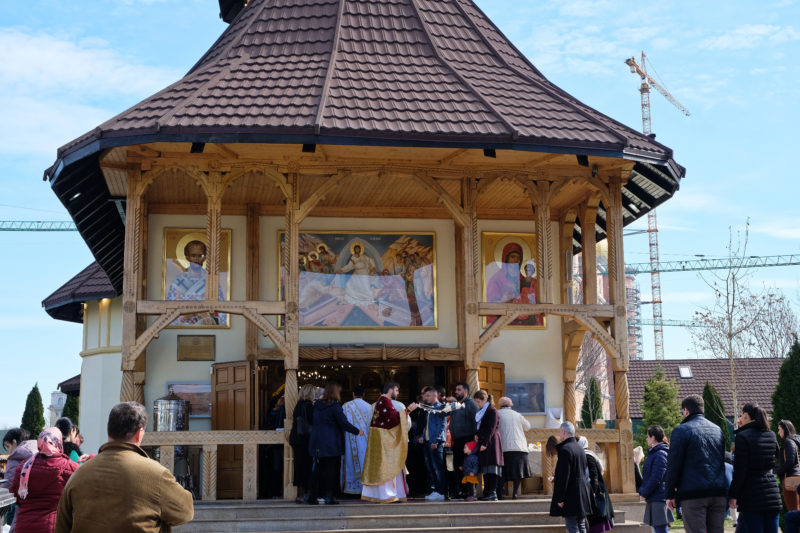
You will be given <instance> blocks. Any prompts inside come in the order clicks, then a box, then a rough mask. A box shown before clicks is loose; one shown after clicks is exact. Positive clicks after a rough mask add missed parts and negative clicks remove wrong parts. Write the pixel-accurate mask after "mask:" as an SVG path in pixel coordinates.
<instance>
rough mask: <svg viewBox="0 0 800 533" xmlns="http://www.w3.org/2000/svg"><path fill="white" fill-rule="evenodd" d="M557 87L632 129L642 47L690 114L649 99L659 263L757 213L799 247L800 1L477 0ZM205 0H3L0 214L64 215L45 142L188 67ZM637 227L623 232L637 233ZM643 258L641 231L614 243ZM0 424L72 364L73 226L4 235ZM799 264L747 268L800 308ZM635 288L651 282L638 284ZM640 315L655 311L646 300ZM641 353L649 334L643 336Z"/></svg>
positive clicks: (763, 248)
mask: <svg viewBox="0 0 800 533" xmlns="http://www.w3.org/2000/svg"><path fill="white" fill-rule="evenodd" d="M477 3H478V5H479V6H480V7H481V8H482V9H484V11H485V12H486V13H487V14H488V15H489V16H490V17H491V18H492V19H493V20H494V22H495V23H496V24H497V25H498V26H499V27H500V29H501V30H502V31H503V32H505V33H506V35H507V36H508V37H509V38H510V39H511V40H512V41H513V42H514V44H515V45H516V46H517V47H518V48H519V49H520V50H521V51H522V52H523V53H524V54H525V55H527V56H528V58H529V59H530V60H531V61H532V62H533V63H534V64H535V65H536V66H537V67H538V68H539V69H540V70H541V71H542V72H543V73H544V74H545V75H546V76H547V77H548V78H550V79H551V80H552V81H553V82H554V83H556V84H557V85H559V86H560V87H562V88H563V89H565V90H566V91H568V92H570V93H571V94H573V95H574V96H576V97H577V98H579V99H581V100H583V101H584V102H586V103H587V104H589V105H591V106H592V107H594V108H596V109H598V110H600V111H602V112H604V113H606V114H608V115H610V116H612V117H614V118H615V119H617V120H619V121H621V122H624V123H625V124H628V125H630V126H631V127H633V128H635V129H640V128H641V114H640V113H641V111H640V105H639V93H638V86H639V80H638V78H637V77H636V76H635V75H633V74H631V73H630V72H629V70H628V68H627V66H625V64H624V63H623V61H624V59H625V58H626V57H630V56H633V55H636V56H637V58H638V54H639V53H640V52H641V50H645V51H646V53H647V55H648V57H649V58H650V60H651V62H652V64H653V65H654V66H655V68H656V70H657V73H658V75H659V77H660V79H661V80H662V81H663V83H664V85H666V87H667V88H668V89H669V90H670V91H671V92H672V94H673V95H674V96H675V97H676V98H677V99H678V100H680V101H681V102H682V103H683V104H684V105H685V106H686V107H688V108H689V109H690V110H691V112H692V115H691V116H690V117H685V116H683V115H682V114H681V113H680V112H679V111H678V110H677V109H675V108H674V107H672V105H671V104H670V103H668V102H667V101H666V100H665V99H664V98H662V97H661V95H659V94H657V93H653V95H652V120H653V131H654V132H655V133H656V134H657V136H658V140H659V141H661V142H663V143H664V144H666V145H668V146H670V147H671V148H672V149H673V150H674V151H675V158H676V160H677V161H678V162H679V163H680V164H682V165H684V166H685V167H687V176H686V179H685V180H684V181H683V183H682V185H681V190H680V191H679V192H678V193H677V195H676V196H675V198H674V199H673V200H671V201H670V202H668V203H667V204H666V205H665V206H663V207H662V208H660V209H659V210H658V219H659V226H660V229H661V231H660V234H659V240H660V249H661V257H662V259H663V260H670V259H671V260H677V259H683V258H692V257H694V255H695V254H705V255H706V256H721V255H724V253H725V245H726V244H727V242H728V232H729V228H731V227H732V228H733V229H734V230H737V229H740V228H741V227H742V226H743V225H744V222H745V220H746V219H747V218H748V217H749V218H750V221H751V236H750V248H749V252H750V254H751V255H774V254H787V253H798V252H800V215H798V212H797V208H796V203H797V197H798V193H800V186H798V185H797V177H796V174H797V170H796V168H795V166H796V155H793V154H796V153H797V148H796V146H795V144H796V140H795V138H796V133H795V132H796V129H797V125H798V123H799V122H800V62H799V61H798V58H800V22H798V21H800V6H798V3H797V2H796V1H792V0H774V1H769V0H767V1H765V2H759V3H754V2H750V1H745V0H730V1H726V2H695V1H688V0H681V1H675V2H658V1H651V0H639V1H637V2H633V1H619V0H616V1H606V0H597V1H592V0H546V1H534V0H515V1H510V0H478V1H477ZM224 27H225V25H224V23H223V22H222V21H220V20H219V18H218V4H217V2H216V0H93V1H91V2H89V1H84V0H72V1H70V2H63V1H59V0H47V1H44V0H40V1H31V2H2V3H0V49H2V50H3V51H4V58H3V61H2V62H0V106H2V107H1V108H0V116H2V117H3V119H2V123H0V124H1V125H0V220H31V219H34V220H63V219H66V218H67V215H66V212H65V211H64V210H63V208H62V207H61V205H60V203H59V202H58V201H57V199H56V197H55V195H54V194H53V193H52V192H51V191H50V188H49V186H48V185H47V184H45V183H43V182H42V179H41V176H42V171H43V170H44V169H45V168H46V167H48V166H49V165H50V164H52V162H53V160H54V159H55V153H56V149H57V148H58V147H59V146H60V145H62V144H65V143H66V142H68V141H70V140H71V139H73V138H75V137H77V136H78V135H80V134H82V133H84V132H86V131H88V130H90V129H92V128H93V127H95V126H96V125H98V124H99V123H101V122H102V121H104V120H105V119H107V118H109V117H111V116H113V115H115V114H117V113H119V112H120V111H122V110H124V109H126V108H127V107H129V106H130V105H133V104H135V103H136V102H138V101H139V100H141V99H143V98H145V97H147V96H149V95H150V94H152V93H154V92H156V91H157V90H159V89H161V88H163V87H164V86H166V85H167V84H169V83H171V82H172V81H175V80H176V79H178V78H179V77H180V76H181V75H183V74H184V73H185V72H186V71H187V70H188V69H189V68H190V67H191V66H192V65H193V64H194V62H195V61H196V60H197V59H199V57H200V56H201V55H202V53H203V52H204V51H205V50H206V49H207V48H208V47H209V46H210V45H211V44H212V43H213V42H214V40H215V39H216V38H217V36H218V35H219V34H220V33H221V32H222V31H223V30H224ZM645 226H646V221H645V220H642V221H640V222H637V223H636V224H635V226H634V227H645ZM625 246H626V248H625V251H626V260H627V261H628V262H643V261H647V258H648V255H647V237H646V236H645V235H638V236H631V237H628V238H626V242H625ZM0 248H2V250H3V254H2V257H3V260H2V261H0V350H2V352H1V353H2V355H3V358H2V361H3V366H2V368H3V371H2V376H3V379H2V385H0V391H1V392H0V427H3V426H10V425H17V424H18V423H19V420H20V418H21V415H22V410H23V408H24V402H25V396H26V395H27V393H28V391H29V390H30V388H31V386H33V384H34V383H36V382H38V383H39V386H40V388H41V390H42V392H43V395H44V399H45V405H47V404H48V403H49V393H50V391H52V390H54V389H55V387H56V385H57V383H58V382H60V381H63V380H65V379H67V378H69V377H71V376H73V375H75V374H77V373H78V372H79V371H80V358H79V357H78V356H77V352H78V351H79V350H80V346H81V333H82V331H81V327H80V326H79V325H76V324H70V323H65V322H59V321H55V320H52V319H50V318H49V317H48V316H47V315H46V313H44V311H43V310H42V308H41V300H42V299H43V298H45V297H46V296H47V295H48V294H50V293H51V292H52V291H53V290H55V289H56V288H58V287H59V286H60V285H61V284H62V283H64V282H65V281H66V280H68V279H69V278H70V277H72V276H73V275H74V274H76V273H77V272H78V271H80V270H81V269H82V268H84V267H85V266H86V265H87V264H89V263H90V262H91V260H92V258H91V256H90V254H89V252H88V249H87V248H86V246H85V245H84V244H83V242H82V241H81V239H80V238H79V237H78V235H77V234H76V233H10V232H0ZM798 268H800V267H785V268H770V269H762V270H758V271H753V273H752V277H751V283H753V284H755V285H757V286H758V285H761V284H764V283H766V284H769V285H771V286H777V287H779V288H780V289H782V290H783V291H784V292H785V293H786V294H787V296H789V297H790V298H792V299H793V300H794V301H795V302H797V301H800V282H799V281H798V279H800V275H798V272H800V270H798ZM639 282H640V285H641V288H642V292H643V296H644V299H645V300H647V299H649V298H648V294H649V292H650V291H649V276H640V279H639ZM661 282H662V293H663V300H664V316H665V318H674V319H690V318H691V315H692V313H693V312H694V310H695V309H696V307H697V306H698V305H703V304H709V303H711V298H712V296H711V293H710V291H709V290H708V289H707V288H706V287H705V285H704V284H703V283H702V282H701V281H700V280H698V278H697V276H696V275H695V274H663V275H662V278H661ZM643 312H644V316H645V317H647V316H648V314H649V312H650V311H649V309H648V308H645V309H644V310H643ZM665 329H666V331H665V346H666V353H667V357H693V356H695V352H694V350H693V348H692V346H691V340H690V338H689V335H688V332H687V331H686V330H685V329H682V328H665ZM644 341H645V352H646V354H648V356H649V357H652V330H651V329H649V328H645V331H644Z"/></svg>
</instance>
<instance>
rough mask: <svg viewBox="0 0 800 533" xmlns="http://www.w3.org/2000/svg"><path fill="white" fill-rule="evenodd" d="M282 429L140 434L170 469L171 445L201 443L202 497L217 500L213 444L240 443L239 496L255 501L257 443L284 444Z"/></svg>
mask: <svg viewBox="0 0 800 533" xmlns="http://www.w3.org/2000/svg"><path fill="white" fill-rule="evenodd" d="M284 442H285V433H284V432H283V431H157V432H148V433H145V435H144V440H143V441H142V446H145V447H157V448H158V449H159V457H160V459H159V460H160V462H161V464H162V465H164V467H165V468H167V469H169V471H170V472H174V467H175V446H202V449H203V452H202V460H201V465H202V466H201V468H202V470H201V472H202V474H201V477H202V482H203V487H202V499H203V500H216V499H217V447H218V446H220V445H241V446H242V447H243V451H244V454H243V456H244V460H243V464H242V499H243V500H244V501H255V500H256V498H257V497H258V446H259V444H281V445H282V444H284Z"/></svg>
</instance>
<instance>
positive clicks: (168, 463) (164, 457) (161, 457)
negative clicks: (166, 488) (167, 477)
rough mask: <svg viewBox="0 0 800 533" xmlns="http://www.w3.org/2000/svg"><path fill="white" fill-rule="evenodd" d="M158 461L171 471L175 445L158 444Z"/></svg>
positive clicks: (173, 464)
mask: <svg viewBox="0 0 800 533" xmlns="http://www.w3.org/2000/svg"><path fill="white" fill-rule="evenodd" d="M158 462H159V463H161V466H163V467H164V468H166V469H167V470H169V471H170V473H172V472H173V471H174V470H175V446H172V445H167V446H159V447H158Z"/></svg>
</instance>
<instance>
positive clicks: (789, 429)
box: [777, 420, 800, 511]
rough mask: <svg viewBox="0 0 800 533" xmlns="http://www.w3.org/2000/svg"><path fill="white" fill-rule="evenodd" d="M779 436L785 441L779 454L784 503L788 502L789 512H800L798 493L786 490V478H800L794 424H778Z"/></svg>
mask: <svg viewBox="0 0 800 533" xmlns="http://www.w3.org/2000/svg"><path fill="white" fill-rule="evenodd" d="M778 435H780V437H781V439H783V445H782V446H781V449H780V453H779V454H778V472H777V474H778V478H779V479H780V480H781V485H782V486H783V501H784V502H786V509H787V510H789V511H800V499H799V498H798V496H797V491H795V490H786V485H785V483H786V478H787V477H791V476H800V466H798V463H797V458H798V444H797V443H798V438H797V432H796V431H795V430H794V424H792V423H791V422H790V421H789V420H781V421H780V422H778Z"/></svg>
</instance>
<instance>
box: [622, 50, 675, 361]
mask: <svg viewBox="0 0 800 533" xmlns="http://www.w3.org/2000/svg"><path fill="white" fill-rule="evenodd" d="M646 59H647V58H646V56H645V55H644V51H642V64H641V65H639V64H637V63H636V59H635V58H633V57H631V58H629V59H626V60H625V64H626V65H628V66H629V67H630V69H631V72H632V73H634V74H638V75H639V77H640V78H641V80H642V84H641V86H640V87H639V94H640V95H641V98H642V132H643V133H644V134H645V135H651V134H652V133H653V131H652V121H651V117H650V86H651V85H652V86H653V87H655V88H656V90H657V91H658V92H660V93H661V94H662V95H664V97H665V98H666V99H667V100H669V101H670V103H672V104H673V105H674V106H676V107H677V108H678V109H680V110H681V111H682V112H683V113H684V114H685V115H687V116H688V115H689V110H688V109H686V108H685V107H683V105H681V103H680V102H678V100H676V99H675V97H673V96H672V95H671V94H670V92H669V91H668V90H667V89H665V88H664V87H663V86H661V84H660V83H658V82H657V81H656V80H654V79H653V78H652V77H651V76H650V75H649V74H648V73H647V63H646ZM647 236H648V241H649V243H648V244H649V247H650V264H651V265H653V268H652V269H651V272H650V283H651V284H652V292H653V294H652V300H653V301H652V303H653V332H654V340H655V356H656V360H659V361H660V360H663V359H664V315H663V314H662V312H661V274H660V273H659V271H658V269H657V268H655V265H657V264H658V263H659V258H658V219H657V217H656V210H655V209H651V210H650V211H649V212H648V213H647Z"/></svg>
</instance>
